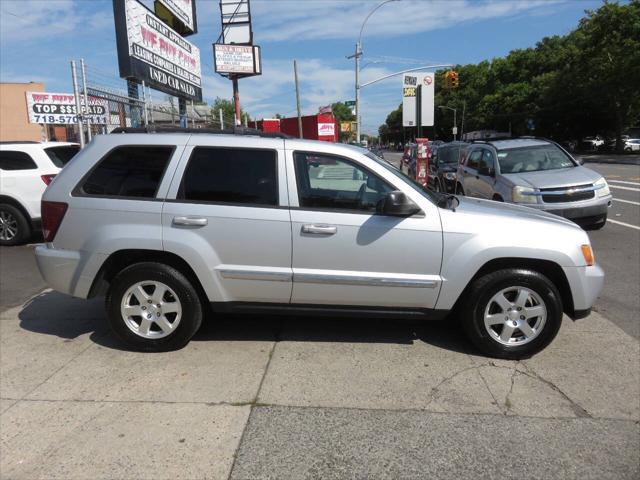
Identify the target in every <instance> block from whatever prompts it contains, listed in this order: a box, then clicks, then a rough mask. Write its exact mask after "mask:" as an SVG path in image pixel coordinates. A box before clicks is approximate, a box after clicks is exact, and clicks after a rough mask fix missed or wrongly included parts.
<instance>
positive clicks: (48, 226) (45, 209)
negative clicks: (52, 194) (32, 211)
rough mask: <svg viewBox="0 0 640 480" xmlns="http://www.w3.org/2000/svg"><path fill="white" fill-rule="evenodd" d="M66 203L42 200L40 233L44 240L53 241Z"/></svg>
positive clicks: (64, 211) (65, 210)
mask: <svg viewBox="0 0 640 480" xmlns="http://www.w3.org/2000/svg"><path fill="white" fill-rule="evenodd" d="M67 207H68V205H67V204H66V203H63V202H46V201H44V200H43V201H42V204H41V208H40V212H41V215H42V235H43V236H44V241H45V242H53V239H54V238H55V236H56V233H57V232H58V227H60V224H61V223H62V219H63V218H64V214H65V213H66V212H67Z"/></svg>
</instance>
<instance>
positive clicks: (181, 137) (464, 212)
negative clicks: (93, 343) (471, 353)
mask: <svg viewBox="0 0 640 480" xmlns="http://www.w3.org/2000/svg"><path fill="white" fill-rule="evenodd" d="M271 135H272V136H271V137H270V138H267V137H265V136H262V135H255V136H248V135H222V134H219V135H216V134H205V133H199V134H196V133H194V134H188V133H150V134H144V133H142V134H140V133H131V132H130V133H127V134H120V133H115V134H110V135H99V136H97V137H96V138H94V140H93V141H92V143H91V144H90V145H89V146H88V147H86V148H85V149H84V150H83V151H82V152H81V153H80V154H79V155H78V156H77V157H76V158H75V159H74V160H73V161H72V162H70V163H69V164H68V165H67V166H66V167H65V168H64V169H63V170H62V172H61V173H60V174H59V175H58V177H57V178H56V180H55V182H52V183H51V185H50V186H49V188H48V189H47V190H46V192H45V194H44V198H43V202H42V212H43V231H44V235H45V242H46V244H44V245H41V246H38V247H37V248H36V259H37V263H38V267H39V269H40V271H41V272H42V275H43V276H44V278H45V280H46V281H47V283H48V284H49V285H50V286H51V287H52V288H54V289H56V290H59V291H61V292H64V293H68V294H71V295H74V296H77V297H82V298H86V297H92V296H94V295H97V294H106V310H107V316H108V319H109V321H110V323H111V326H112V328H113V330H114V331H115V332H116V334H117V335H118V336H119V337H120V338H121V339H123V340H124V341H125V342H127V343H128V344H129V345H130V346H132V347H134V348H136V349H142V350H148V351H161V350H171V349H176V348H180V347H182V346H184V345H185V344H186V343H187V342H188V341H189V339H190V338H191V337H192V336H193V335H194V333H195V332H196V331H197V330H198V328H199V327H200V324H201V322H202V320H203V314H204V312H205V310H208V308H209V307H211V309H212V311H213V312H214V313H215V312H254V313H260V312H261V313H265V312H270V313H278V314H295V315H308V314H314V313H315V314H325V315H326V314H333V315H339V316H341V317H344V316H350V315H351V316H356V317H359V318H363V317H366V318H372V317H375V316H382V317H400V318H406V317H414V318H423V319H441V318H444V317H446V316H447V315H448V314H449V313H451V312H455V316H456V317H458V318H460V320H461V322H462V325H463V328H464V331H465V332H466V334H467V335H468V336H469V338H470V339H471V340H472V341H473V342H474V343H475V345H476V346H477V347H478V348H479V349H480V350H481V351H482V352H484V353H485V354H487V355H493V356H498V357H505V358H523V357H527V356H530V355H532V354H534V353H536V352H538V351H540V350H541V349H543V348H544V347H545V346H546V345H548V344H549V343H550V342H551V341H552V339H553V338H554V337H555V335H556V333H557V332H558V329H559V327H560V323H561V321H562V315H563V312H566V313H567V314H568V315H569V316H570V317H572V318H581V317H584V316H586V315H588V314H589V311H590V308H591V306H592V304H593V302H594V300H595V298H596V297H597V295H598V293H599V292H600V290H601V288H602V284H603V279H604V274H603V272H602V270H601V269H600V268H599V267H598V266H597V265H596V264H595V263H594V259H593V252H592V250H591V246H590V243H589V237H588V236H587V234H586V233H585V232H584V231H582V230H581V229H580V228H579V227H577V226H576V225H575V224H574V223H572V222H569V221H567V220H565V219H562V218H560V217H557V216H555V215H550V214H547V213H545V212H538V211H535V210H532V209H529V208H524V207H518V206H511V205H509V206H507V205H500V204H498V203H495V202H489V201H482V200H476V199H470V198H456V197H455V196H453V195H441V194H437V193H434V192H431V191H429V190H427V189H425V188H423V187H422V186H420V185H418V184H416V183H415V182H413V181H411V180H410V179H409V178H407V176H406V175H404V174H402V173H401V172H399V171H398V170H397V169H396V168H394V167H392V166H390V165H389V164H388V163H387V162H386V161H384V160H381V159H379V158H378V157H376V156H375V155H373V154H372V153H371V152H369V151H367V150H365V149H362V148H358V147H350V146H347V145H340V144H332V143H328V142H318V141H310V140H298V139H289V138H286V139H285V138H273V134H271ZM320 157H325V158H331V159H332V162H324V163H322V162H321V163H318V162H317V161H316V160H317V159H318V158H320ZM499 232H505V234H504V235H503V234H499ZM511 232H518V234H517V235H513V234H512V233H511Z"/></svg>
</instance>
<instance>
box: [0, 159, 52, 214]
mask: <svg viewBox="0 0 640 480" xmlns="http://www.w3.org/2000/svg"><path fill="white" fill-rule="evenodd" d="M41 173H43V174H44V173H52V172H50V171H42V172H40V170H39V168H38V164H37V163H36V161H35V159H34V158H33V157H32V156H31V155H30V154H29V153H28V152H26V151H23V150H22V149H20V148H2V149H1V150H0V194H1V195H7V196H9V197H11V198H13V199H15V200H17V201H18V202H20V204H21V205H22V206H23V207H24V208H26V209H27V211H28V213H29V216H31V217H32V218H40V200H41V199H42V193H43V192H44V190H45V188H46V186H47V185H46V183H45V182H44V180H43V179H42V178H41V177H40V174H41ZM53 173H55V172H53Z"/></svg>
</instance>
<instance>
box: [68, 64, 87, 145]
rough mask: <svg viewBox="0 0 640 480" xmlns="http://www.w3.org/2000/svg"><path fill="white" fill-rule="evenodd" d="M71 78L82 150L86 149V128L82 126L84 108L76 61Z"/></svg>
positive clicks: (72, 67) (72, 66)
mask: <svg viewBox="0 0 640 480" xmlns="http://www.w3.org/2000/svg"><path fill="white" fill-rule="evenodd" d="M71 76H72V77H73V95H74V97H75V99H76V118H77V123H78V136H79V137H80V148H84V126H83V125H82V108H81V105H80V92H79V91H78V79H77V72H76V62H75V60H71Z"/></svg>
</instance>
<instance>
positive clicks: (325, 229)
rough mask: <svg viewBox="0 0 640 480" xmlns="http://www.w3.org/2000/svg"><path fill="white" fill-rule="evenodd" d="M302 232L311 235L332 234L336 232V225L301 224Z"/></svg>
mask: <svg viewBox="0 0 640 480" xmlns="http://www.w3.org/2000/svg"><path fill="white" fill-rule="evenodd" d="M302 233H310V234H312V235H334V234H336V233H338V227H334V226H331V225H303V226H302Z"/></svg>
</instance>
